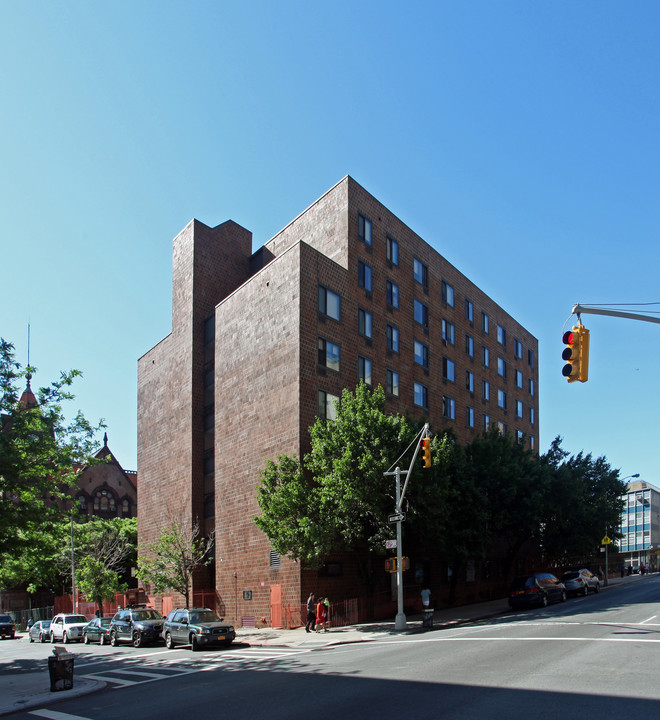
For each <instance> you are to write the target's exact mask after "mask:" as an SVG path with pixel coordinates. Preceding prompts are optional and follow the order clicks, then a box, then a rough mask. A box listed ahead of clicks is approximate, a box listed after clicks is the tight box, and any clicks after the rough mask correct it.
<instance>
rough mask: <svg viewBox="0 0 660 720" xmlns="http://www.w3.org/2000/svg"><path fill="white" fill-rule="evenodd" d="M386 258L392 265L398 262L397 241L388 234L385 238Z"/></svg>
mask: <svg viewBox="0 0 660 720" xmlns="http://www.w3.org/2000/svg"><path fill="white" fill-rule="evenodd" d="M387 259H388V260H389V262H390V263H391V264H392V265H398V264H399V243H398V242H397V241H396V240H393V239H392V238H391V237H389V236H388V238H387Z"/></svg>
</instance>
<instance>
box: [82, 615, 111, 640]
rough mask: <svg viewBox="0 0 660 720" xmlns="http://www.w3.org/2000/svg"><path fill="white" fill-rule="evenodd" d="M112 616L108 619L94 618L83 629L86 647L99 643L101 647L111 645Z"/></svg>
mask: <svg viewBox="0 0 660 720" xmlns="http://www.w3.org/2000/svg"><path fill="white" fill-rule="evenodd" d="M111 620H112V615H110V616H108V617H101V618H94V619H93V620H91V621H90V622H88V623H87V625H85V627H84V628H83V642H84V643H85V645H89V643H93V642H97V643H98V644H99V645H106V644H107V645H109V644H110V621H111Z"/></svg>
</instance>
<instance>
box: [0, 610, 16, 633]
mask: <svg viewBox="0 0 660 720" xmlns="http://www.w3.org/2000/svg"><path fill="white" fill-rule="evenodd" d="M15 634H16V623H15V622H14V621H13V620H12V617H11V615H0V637H2V638H5V637H8V638H13V637H14V636H15Z"/></svg>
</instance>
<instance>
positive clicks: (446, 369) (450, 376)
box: [442, 357, 456, 382]
mask: <svg viewBox="0 0 660 720" xmlns="http://www.w3.org/2000/svg"><path fill="white" fill-rule="evenodd" d="M442 379H443V380H447V381H449V382H454V380H455V379H456V366H455V365H454V362H453V360H450V359H449V358H447V357H443V358H442Z"/></svg>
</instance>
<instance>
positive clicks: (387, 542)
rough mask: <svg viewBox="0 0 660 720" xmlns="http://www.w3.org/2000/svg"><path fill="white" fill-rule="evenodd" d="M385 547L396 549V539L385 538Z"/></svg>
mask: <svg viewBox="0 0 660 720" xmlns="http://www.w3.org/2000/svg"><path fill="white" fill-rule="evenodd" d="M385 548H386V549H387V550H396V540H385Z"/></svg>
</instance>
